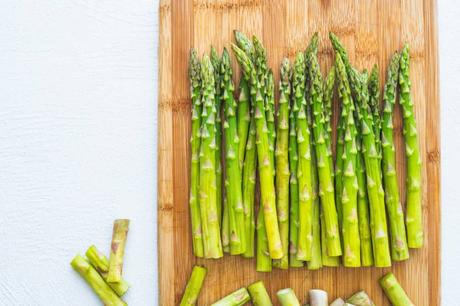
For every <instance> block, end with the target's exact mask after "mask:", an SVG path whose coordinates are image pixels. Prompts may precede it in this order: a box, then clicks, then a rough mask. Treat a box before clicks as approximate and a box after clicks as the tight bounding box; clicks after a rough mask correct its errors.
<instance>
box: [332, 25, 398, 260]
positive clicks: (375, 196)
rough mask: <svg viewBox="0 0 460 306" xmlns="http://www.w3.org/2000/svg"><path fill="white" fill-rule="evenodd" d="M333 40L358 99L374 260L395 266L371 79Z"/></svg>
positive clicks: (357, 105)
mask: <svg viewBox="0 0 460 306" xmlns="http://www.w3.org/2000/svg"><path fill="white" fill-rule="evenodd" d="M329 36H330V39H331V42H332V44H333V47H334V49H335V50H336V53H337V54H340V56H341V58H342V60H343V62H344V65H345V68H346V70H347V75H348V78H349V79H350V87H351V90H352V93H353V94H354V97H355V100H356V101H355V104H356V108H357V113H358V118H359V120H360V122H359V127H360V132H361V137H362V145H363V152H364V154H363V159H364V164H365V169H366V175H367V191H368V198H369V203H370V217H371V234H372V244H373V253H374V261H375V265H376V266H377V267H388V266H391V258H390V250H389V247H388V231H387V223H386V215H385V200H384V192H383V186H382V173H381V167H380V159H379V156H378V153H377V149H376V146H375V135H374V131H373V130H372V121H373V118H372V114H371V113H370V110H369V105H368V103H369V93H368V87H367V80H366V79H364V78H362V77H361V76H360V75H359V73H358V72H357V71H356V70H355V69H353V67H352V66H351V65H350V62H349V60H348V56H347V54H346V51H345V49H344V48H343V46H342V45H341V43H340V41H339V40H338V38H337V37H336V36H335V35H334V34H333V33H330V35H329Z"/></svg>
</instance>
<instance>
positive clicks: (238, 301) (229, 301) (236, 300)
mask: <svg viewBox="0 0 460 306" xmlns="http://www.w3.org/2000/svg"><path fill="white" fill-rule="evenodd" d="M250 300H251V297H250V296H249V293H248V290H246V288H241V289H238V290H237V291H235V292H233V293H230V294H229V295H227V296H226V297H224V298H223V299H221V300H219V301H217V302H215V303H214V304H212V305H211V306H241V305H244V304H246V303H247V302H249V301H250Z"/></svg>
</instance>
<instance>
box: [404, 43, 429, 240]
mask: <svg viewBox="0 0 460 306" xmlns="http://www.w3.org/2000/svg"><path fill="white" fill-rule="evenodd" d="M409 62H410V58H409V45H408V44H405V45H404V48H403V49H402V51H401V59H400V70H399V103H400V104H401V106H402V112H403V134H404V139H405V141H406V164H407V182H406V190H407V191H406V228H407V242H408V245H409V247H410V248H421V247H422V246H423V220H422V187H421V186H422V160H421V158H420V147H419V140H418V134H417V124H416V122H415V116H414V102H413V101H412V98H411V94H410V89H411V83H410V78H409Z"/></svg>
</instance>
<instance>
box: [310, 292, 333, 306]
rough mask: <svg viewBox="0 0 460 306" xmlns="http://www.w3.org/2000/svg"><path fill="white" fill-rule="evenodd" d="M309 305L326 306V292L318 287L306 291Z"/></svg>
mask: <svg viewBox="0 0 460 306" xmlns="http://www.w3.org/2000/svg"><path fill="white" fill-rule="evenodd" d="M308 295H309V297H310V306H328V305H329V304H328V300H327V292H326V291H324V290H320V289H312V290H310V291H308Z"/></svg>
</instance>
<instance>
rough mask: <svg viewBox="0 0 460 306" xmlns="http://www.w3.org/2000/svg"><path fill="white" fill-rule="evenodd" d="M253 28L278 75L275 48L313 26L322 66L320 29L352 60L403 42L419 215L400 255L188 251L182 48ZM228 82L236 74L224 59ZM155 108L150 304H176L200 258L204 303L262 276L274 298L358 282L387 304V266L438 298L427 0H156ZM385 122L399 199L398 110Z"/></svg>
mask: <svg viewBox="0 0 460 306" xmlns="http://www.w3.org/2000/svg"><path fill="white" fill-rule="evenodd" d="M234 29H239V30H240V31H243V32H245V33H247V34H249V35H252V34H255V35H257V36H258V37H260V38H261V39H262V40H263V42H264V44H265V47H266V49H267V52H268V60H269V65H270V66H271V67H272V68H273V69H274V71H275V75H276V77H277V79H278V74H279V64H280V62H281V59H282V58H283V57H284V56H288V57H289V58H291V59H292V58H293V56H294V54H295V52H296V51H302V50H304V49H305V47H306V45H307V44H308V42H309V40H310V37H311V36H312V34H313V33H314V32H315V31H318V32H319V33H320V37H321V44H320V49H319V57H320V61H321V65H322V69H323V74H325V72H326V70H327V69H329V68H330V66H331V62H332V59H333V54H332V47H331V44H330V42H329V40H328V38H327V37H328V36H327V35H328V31H334V32H335V33H336V34H337V35H338V36H339V37H340V39H341V40H342V42H343V43H344V44H345V46H346V48H347V50H348V53H349V55H350V59H351V61H352V62H353V63H354V64H355V65H357V66H358V67H359V68H368V69H369V68H370V67H371V65H372V64H373V63H377V64H378V65H379V66H380V76H381V78H384V77H385V70H386V67H387V64H388V61H389V59H390V55H391V54H392V52H394V51H395V50H397V49H399V48H400V47H401V46H402V44H403V42H406V41H407V42H409V43H410V47H411V81H412V85H413V87H412V96H413V99H414V102H415V114H416V117H417V123H418V130H419V133H420V146H421V153H422V159H423V165H424V167H423V177H424V184H423V186H424V192H423V217H424V224H425V242H426V243H425V246H424V248H423V249H421V250H411V252H410V256H411V258H410V260H409V261H406V262H402V263H394V264H393V267H391V268H388V269H381V268H355V269H346V268H343V267H341V268H323V269H321V270H319V271H308V270H307V269H290V270H289V271H281V270H276V269H275V270H274V271H273V272H272V273H268V274H267V273H266V274H264V273H257V272H255V261H254V260H248V259H242V258H240V257H234V256H233V257H231V256H226V257H225V258H224V259H220V260H197V259H196V258H195V257H194V256H193V255H192V243H191V239H190V237H191V236H190V218H189V210H188V189H189V181H188V174H189V159H190V158H189V154H190V149H189V133H190V94H189V83H188V78H187V67H188V54H189V49H190V48H191V47H192V46H193V47H195V48H197V50H198V51H199V54H200V55H201V54H202V53H203V52H209V49H210V46H211V45H214V46H215V47H216V48H218V50H219V51H221V50H222V48H223V47H227V48H228V47H229V44H230V42H232V41H233V30H234ZM233 66H234V69H235V73H234V75H235V76H236V77H235V81H236V79H237V78H238V76H239V70H238V67H237V64H236V61H235V60H234V61H233ZM158 110H159V114H158V121H159V122H158V182H159V185H158V233H159V234H158V241H159V242H158V255H159V271H160V278H159V280H160V284H159V285H160V305H163V306H170V305H178V304H179V302H180V299H181V296H182V293H183V290H184V288H185V285H186V282H187V279H188V277H189V274H190V271H191V268H192V266H193V265H195V264H201V265H204V266H206V267H207V268H208V270H209V274H208V277H207V279H206V282H205V285H204V288H203V290H202V293H201V295H200V298H199V302H198V304H199V305H209V304H211V303H212V302H214V301H215V300H217V299H219V298H221V297H223V296H224V295H226V294H228V293H230V292H232V291H233V290H236V289H238V288H240V287H243V286H247V285H249V284H251V283H252V282H254V281H256V280H263V281H264V282H265V285H266V287H267V289H268V291H269V293H270V294H271V295H272V298H273V301H274V302H275V303H277V300H276V298H275V293H276V291H277V290H279V289H282V288H285V287H291V288H293V289H294V290H295V291H296V293H297V295H298V297H299V298H300V299H301V301H302V302H306V300H307V292H308V290H309V289H311V288H321V289H324V290H326V291H328V292H329V295H330V299H331V300H332V299H333V298H335V297H339V296H340V297H347V296H349V295H350V294H352V293H353V292H355V291H357V290H359V289H364V290H366V291H367V292H368V293H369V294H370V296H371V297H372V298H373V300H374V301H375V303H376V304H377V305H389V302H388V300H387V299H386V298H385V297H384V295H383V292H382V290H381V289H380V287H379V285H378V282H377V280H378V279H379V277H381V276H382V275H383V274H384V273H386V272H388V271H393V272H394V273H395V275H396V276H397V278H398V279H399V280H400V282H401V284H402V286H403V287H404V288H405V289H406V291H407V293H408V295H409V296H410V297H411V299H412V301H413V302H414V303H415V305H417V306H421V305H430V306H434V305H439V303H440V247H439V246H440V217H439V216H440V197H439V194H440V182H439V169H440V150H439V96H438V61H437V23H436V3H435V1H434V0H400V1H396V0H323V1H320V0H309V1H306V0H305V1H304V0H271V1H261V0H220V1H212V0H195V1H189V0H162V1H161V4H160V93H159V108H158ZM396 112H397V113H396V117H397V118H398V119H397V121H396V122H395V131H396V133H397V134H398V136H397V137H396V143H397V165H398V173H399V182H400V186H401V193H402V194H401V198H402V199H404V190H403V186H404V184H403V182H404V180H405V170H404V169H405V161H404V149H403V147H402V144H403V142H402V141H403V140H402V136H401V120H400V110H399V108H397V110H396Z"/></svg>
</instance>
